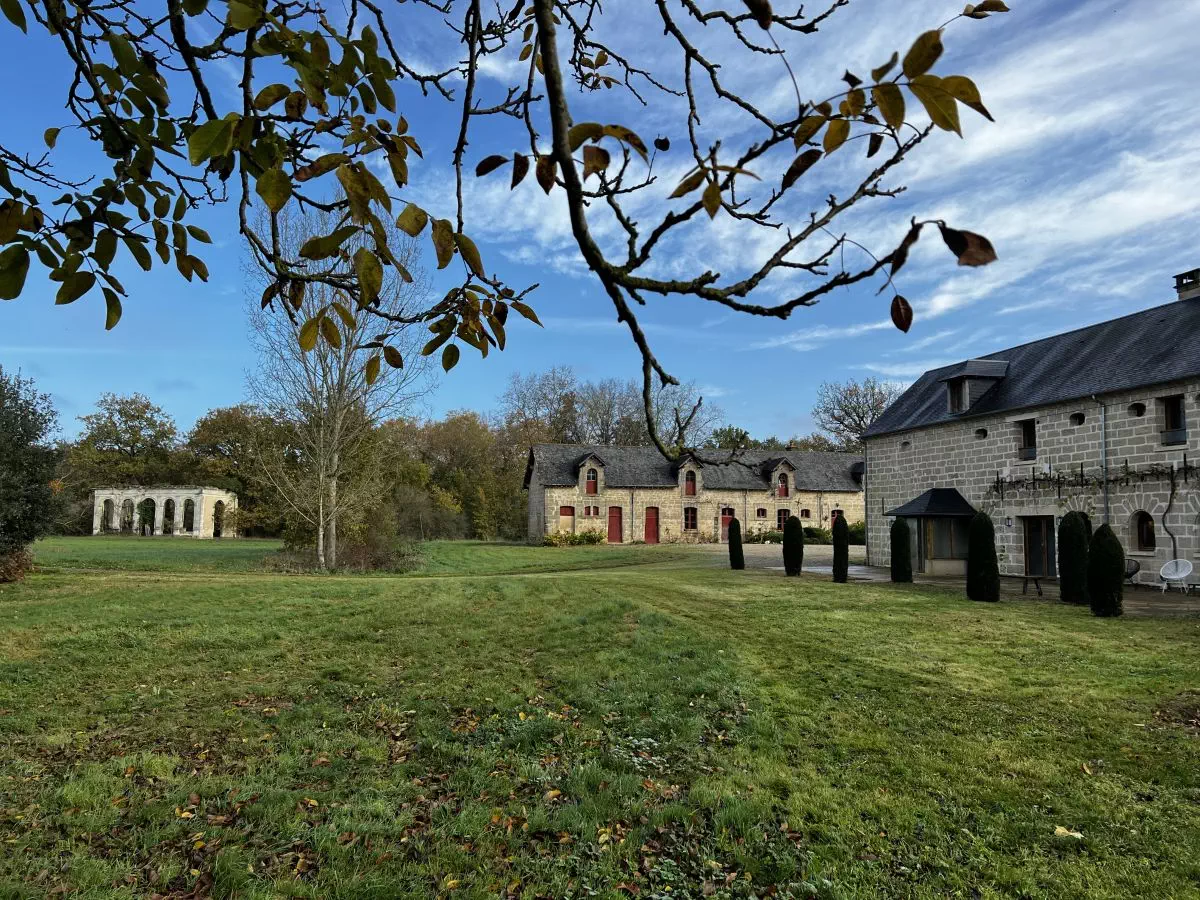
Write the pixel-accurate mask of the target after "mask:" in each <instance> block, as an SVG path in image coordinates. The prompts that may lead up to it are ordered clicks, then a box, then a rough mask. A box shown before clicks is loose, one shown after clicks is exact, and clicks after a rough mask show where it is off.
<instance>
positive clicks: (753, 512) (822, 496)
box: [528, 463, 865, 543]
mask: <svg viewBox="0 0 1200 900" xmlns="http://www.w3.org/2000/svg"><path fill="white" fill-rule="evenodd" d="M588 468H589V467H588V466H587V465H583V466H580V469H579V482H578V483H577V484H575V485H571V486H564V485H559V486H547V485H543V484H542V483H541V481H540V480H539V478H538V473H537V467H536V465H533V466H532V468H531V472H530V477H529V513H528V515H529V520H528V524H529V539H530V541H531V542H539V541H540V540H541V539H542V536H543V535H547V534H553V533H555V532H559V531H576V532H578V531H585V530H595V531H599V532H601V533H603V534H605V535H606V536H607V534H608V530H609V516H610V509H611V508H613V507H616V508H619V509H620V510H621V512H620V517H621V541H622V542H623V543H628V542H630V541H644V540H646V539H647V532H646V518H647V513H646V511H647V509H657V510H658V536H657V537H658V541H659V542H661V543H677V542H682V543H715V542H719V541H722V540H724V536H723V534H722V530H723V529H722V527H721V510H722V509H723V508H730V509H732V510H733V515H734V516H735V517H736V518H737V519H738V520H739V521H740V522H741V524H742V531H743V533H751V532H761V531H772V530H774V529H775V528H776V527H777V523H778V521H779V514H780V511H782V510H787V512H788V515H792V516H800V517H801V518H802V519H803V521H804V524H805V525H806V526H807V525H811V526H813V527H818V526H819V527H822V528H829V527H830V525H831V520H832V514H833V511H834V510H840V511H841V513H842V514H843V515H845V517H846V520H847V521H848V522H851V523H853V522H861V521H863V520H864V515H865V508H864V505H863V494H862V492H861V491H798V490H796V489H795V488H794V487H792V486H791V485H792V484H793V482H791V481H789V490H788V496H787V497H779V496H776V495H775V492H774V491H773V490H768V489H767V488H765V487H764V488H763V489H761V490H730V489H706V488H705V486H704V468H703V467H701V466H696V465H693V464H690V463H689V464H685V465H684V466H681V467H680V469H679V483H678V484H677V485H676V486H674V487H661V486H657V487H619V488H618V487H609V486H608V485H607V484H606V481H605V476H604V467H603V466H599V465H598V466H596V467H595V469H596V471H597V473H598V478H597V487H596V493H594V494H589V493H587V481H586V472H587V469H588ZM689 471H690V472H694V473H695V476H696V493H695V495H694V496H692V495H687V494H686V493H685V490H686V487H685V484H686V479H687V473H688V472H689ZM771 483H772V484H775V483H777V476H775V477H774V478H772V482H771ZM563 507H569V508H571V509H573V510H574V515H573V516H563V515H560V510H561V509H562V508H563ZM590 507H592V508H598V514H595V515H588V514H586V510H587V509H588V508H590ZM688 507H693V508H695V510H696V527H695V528H694V529H692V528H685V527H684V525H685V521H684V510H685V508H688ZM759 510H763V511H764V513H765V514H764V515H759Z"/></svg>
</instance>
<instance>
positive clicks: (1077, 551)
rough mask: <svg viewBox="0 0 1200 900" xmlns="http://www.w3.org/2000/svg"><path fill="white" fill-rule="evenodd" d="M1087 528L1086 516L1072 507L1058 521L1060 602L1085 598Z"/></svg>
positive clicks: (1086, 588)
mask: <svg viewBox="0 0 1200 900" xmlns="http://www.w3.org/2000/svg"><path fill="white" fill-rule="evenodd" d="M1087 529H1088V522H1087V519H1086V517H1085V516H1084V515H1083V514H1082V513H1079V512H1075V511H1074V510H1072V511H1071V512H1069V513H1067V514H1066V515H1065V516H1063V517H1062V521H1061V522H1059V524H1058V591H1059V595H1060V596H1061V597H1062V601H1063V603H1076V604H1085V603H1087V602H1088V586H1087V583H1088V542H1089V540H1090V537H1091V534H1090V533H1089V532H1088V530H1087ZM1123 565H1124V563H1122V566H1123ZM1122 572H1124V569H1122Z"/></svg>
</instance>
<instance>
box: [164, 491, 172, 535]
mask: <svg viewBox="0 0 1200 900" xmlns="http://www.w3.org/2000/svg"><path fill="white" fill-rule="evenodd" d="M162 533H163V534H174V533H175V500H174V498H172V497H168V498H167V499H166V500H164V501H163V523H162Z"/></svg>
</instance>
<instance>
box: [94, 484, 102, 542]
mask: <svg viewBox="0 0 1200 900" xmlns="http://www.w3.org/2000/svg"><path fill="white" fill-rule="evenodd" d="M103 527H104V500H103V498H101V496H100V493H99V491H92V534H99V533H100V532H101V531H102V530H103Z"/></svg>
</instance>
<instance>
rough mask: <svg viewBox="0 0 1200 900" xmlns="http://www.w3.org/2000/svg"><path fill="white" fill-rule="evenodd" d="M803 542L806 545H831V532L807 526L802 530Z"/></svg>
mask: <svg viewBox="0 0 1200 900" xmlns="http://www.w3.org/2000/svg"><path fill="white" fill-rule="evenodd" d="M804 542H805V543H806V544H832V543H833V532H832V531H830V530H829V529H828V528H822V527H821V526H819V525H809V526H808V527H807V528H805V529H804Z"/></svg>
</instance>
